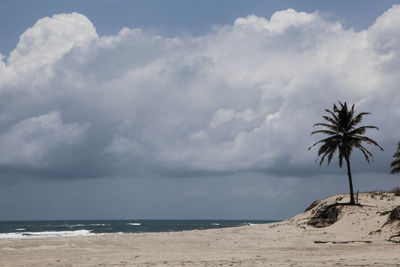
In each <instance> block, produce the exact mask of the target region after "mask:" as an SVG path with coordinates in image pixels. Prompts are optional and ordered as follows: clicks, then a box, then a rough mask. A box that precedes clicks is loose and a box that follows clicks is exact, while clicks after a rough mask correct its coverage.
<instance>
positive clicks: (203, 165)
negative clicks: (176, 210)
mask: <svg viewBox="0 0 400 267" xmlns="http://www.w3.org/2000/svg"><path fill="white" fill-rule="evenodd" d="M399 13H400V6H394V7H393V8H392V9H390V10H389V11H387V12H386V13H384V14H383V15H382V16H381V17H380V18H378V19H377V21H376V23H375V24H374V25H372V26H371V27H370V28H369V29H367V30H365V31H361V32H356V31H354V30H353V29H344V28H342V27H341V25H340V23H336V22H329V21H327V20H325V19H324V17H323V16H321V15H320V14H319V13H312V14H308V13H304V12H296V11H294V10H292V9H289V10H285V11H279V12H276V13H275V14H274V15H273V16H272V17H271V18H270V20H267V19H265V18H260V17H256V16H249V17H247V18H239V19H237V20H236V21H235V23H234V24H233V25H225V26H221V27H220V28H218V29H215V30H214V31H213V32H210V33H209V34H207V35H204V36H201V37H196V38H191V37H175V38H164V37H162V36H158V35H154V34H152V33H148V32H146V31H143V30H140V29H128V28H124V29H122V30H121V31H120V32H119V33H118V34H117V35H114V36H100V37H98V36H97V33H96V31H95V28H94V26H93V25H92V24H91V22H90V21H89V20H88V19H87V18H86V17H85V16H83V15H80V14H77V13H72V14H62V15H55V16H53V17H52V18H44V19H41V20H39V21H38V22H37V23H36V24H35V25H34V26H33V27H32V28H30V29H28V30H27V31H26V32H25V33H24V34H23V35H22V36H21V38H20V42H19V43H18V45H17V47H16V49H15V50H14V51H13V52H12V53H11V54H10V56H9V57H8V58H7V64H5V63H4V62H3V60H2V61H1V62H0V92H1V98H0V102H1V114H2V115H1V118H2V119H1V120H0V123H1V124H0V127H1V128H0V131H1V132H2V133H3V135H2V138H1V139H0V140H3V141H1V142H2V144H3V146H5V149H3V153H2V154H1V160H0V162H1V163H2V164H3V165H7V164H22V163H23V164H28V165H32V166H34V165H44V163H45V162H46V159H47V158H50V157H57V156H58V155H57V154H56V153H55V152H54V151H56V150H55V149H52V148H51V147H64V146H65V147H68V146H70V143H68V138H67V139H66V140H65V138H64V137H63V138H61V136H63V135H62V133H64V132H65V131H67V132H68V130H67V129H69V131H72V132H74V134H72V135H71V136H72V137H71V140H80V141H79V147H80V149H70V150H68V149H67V150H66V151H65V155H64V156H65V157H70V158H75V159H77V161H79V162H88V163H90V164H89V165H90V166H91V167H89V168H96V166H100V165H101V166H102V167H103V168H109V169H110V170H111V172H114V173H116V174H118V173H120V172H123V173H125V174H126V173H128V174H129V173H130V172H131V173H134V171H135V170H137V169H142V170H144V171H146V170H147V171H156V172H158V173H163V172H164V171H168V172H170V171H171V172H180V171H182V172H196V171H210V172H214V171H222V172H231V171H236V170H254V169H258V170H259V169H263V170H265V169H269V168H275V169H277V168H284V169H287V171H288V172H291V170H297V168H302V169H303V170H304V169H307V168H311V167H312V166H313V165H314V159H315V153H314V152H310V151H308V150H307V147H308V146H309V145H310V144H311V143H312V142H313V138H311V137H310V135H309V133H310V132H311V131H312V125H313V123H315V122H317V121H320V120H321V115H322V113H323V110H324V108H327V107H328V108H330V107H331V105H332V103H333V102H336V101H337V100H342V101H348V102H351V103H356V104H357V106H356V109H357V110H359V111H370V112H372V113H373V115H372V116H370V118H369V119H368V120H367V121H366V123H372V124H376V125H378V126H379V127H380V128H381V129H382V130H381V132H379V133H378V134H377V133H373V132H371V136H372V137H374V138H375V139H377V141H378V142H380V143H382V144H383V145H384V146H387V147H385V148H386V149H387V152H385V153H383V154H379V153H380V152H378V151H375V150H373V149H372V152H373V153H374V154H376V156H377V157H379V156H381V155H383V157H384V158H385V159H386V160H388V159H389V158H390V156H391V154H392V151H391V150H392V147H391V146H393V148H394V144H395V143H396V140H397V139H398V138H400V127H399V126H397V125H398V124H396V123H393V122H395V121H399V117H400V115H399V114H400V110H399V106H400V105H399V104H400V94H399V93H398V90H399V86H398V85H399V84H400V76H399V75H398V71H399V67H400V64H399V62H400V52H399V51H400V50H399V45H398V44H399V43H400V41H399V40H400V22H399V19H398V18H399V17H400V16H399ZM52 110H58V112H59V113H57V114H58V115H57V116H55V115H54V114H53V113H49V112H51V111H52ZM37 114H53V115H51V116H50V115H43V116H50V118H52V119H51V120H50V121H52V123H53V124H54V125H58V126H57V127H56V129H57V130H52V131H50V130H48V131H49V132H51V134H50V135H51V136H53V137H51V138H53V139H51V138H50V139H51V140H53V141H51V142H50V144H49V142H45V141H44V140H43V139H40V141H36V139H35V142H33V141H31V140H30V139H29V140H28V141H27V139H26V138H25V137H24V136H25V133H26V132H30V131H31V132H35V131H37V129H38V128H37V127H38V126H37V123H33V122H32V121H33V119H32V117H35V116H37ZM60 116H62V117H63V119H64V120H65V121H68V123H67V124H64V123H63V122H62V121H61V119H60ZM39 118H41V117H39ZM44 118H47V117H44ZM35 122H36V121H35ZM88 124H90V128H87V127H86V128H85V127H84V125H88ZM82 125H83V126H82ZM35 127H36V128H35ZM32 129H33V130H32ZM35 129H36V130H35ZM40 129H41V128H40ZM71 129H75V130H71ZM83 133H85V136H86V138H82V136H83ZM15 136H16V137H15ZM61 140H64V141H63V142H61ZM72 143H74V142H72ZM34 144H39V145H34ZM74 144H77V143H74ZM30 147H33V148H32V149H31V148H30ZM48 147H50V148H48ZM8 152H9V153H8ZM35 155H37V157H34V156H35ZM277 164H284V165H283V166H278V167H277ZM382 166H383V165H381V168H383V167H382ZM69 167H70V166H69ZM60 168H61V167H60ZM356 169H357V168H355V171H356ZM292 172H293V171H292ZM298 175H300V174H298Z"/></svg>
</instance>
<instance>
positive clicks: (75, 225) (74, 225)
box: [70, 224, 85, 227]
mask: <svg viewBox="0 0 400 267" xmlns="http://www.w3.org/2000/svg"><path fill="white" fill-rule="evenodd" d="M79 226H85V225H84V224H72V225H70V227H79Z"/></svg>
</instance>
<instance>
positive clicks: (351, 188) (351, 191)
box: [345, 156, 356, 205]
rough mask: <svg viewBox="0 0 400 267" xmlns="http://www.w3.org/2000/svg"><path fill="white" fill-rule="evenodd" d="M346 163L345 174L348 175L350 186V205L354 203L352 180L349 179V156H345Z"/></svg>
mask: <svg viewBox="0 0 400 267" xmlns="http://www.w3.org/2000/svg"><path fill="white" fill-rule="evenodd" d="M345 158H346V164H347V175H348V176H349V186H350V205H354V204H356V202H355V201H354V193H353V180H352V179H351V169H350V160H349V157H348V156H346V157H345Z"/></svg>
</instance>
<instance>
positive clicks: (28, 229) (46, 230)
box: [0, 220, 277, 239]
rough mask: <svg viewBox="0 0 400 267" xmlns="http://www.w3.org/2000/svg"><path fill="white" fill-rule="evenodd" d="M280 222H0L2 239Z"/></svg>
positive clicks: (170, 230) (164, 230)
mask: <svg viewBox="0 0 400 267" xmlns="http://www.w3.org/2000/svg"><path fill="white" fill-rule="evenodd" d="M272 222H277V221H273V220H83V221H82V220H59V221H0V239H23V238H44V237H62V236H85V235H98V234H110V233H120V234H124V233H148V232H174V231H186V230H195V229H215V228H225V227H236V226H244V225H254V224H264V223H272Z"/></svg>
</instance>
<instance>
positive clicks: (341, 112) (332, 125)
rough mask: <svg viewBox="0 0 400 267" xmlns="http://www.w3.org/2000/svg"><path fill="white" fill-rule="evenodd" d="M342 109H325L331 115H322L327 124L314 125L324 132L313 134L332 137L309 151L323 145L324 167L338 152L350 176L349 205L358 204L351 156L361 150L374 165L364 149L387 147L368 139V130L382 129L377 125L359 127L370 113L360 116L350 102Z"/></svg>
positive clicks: (370, 154) (343, 105)
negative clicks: (354, 189) (355, 149)
mask: <svg viewBox="0 0 400 267" xmlns="http://www.w3.org/2000/svg"><path fill="white" fill-rule="evenodd" d="M339 104H340V106H339V107H338V106H336V104H333V111H331V110H329V109H325V111H326V112H327V113H328V115H327V116H322V117H323V118H324V120H325V122H321V123H316V124H314V125H313V126H314V127H315V126H321V127H324V129H321V130H316V131H313V132H312V133H311V134H312V135H313V134H326V135H328V136H329V137H327V138H324V139H322V140H320V141H318V142H316V143H314V144H313V145H312V146H310V147H309V148H308V149H311V148H312V147H314V146H316V145H320V146H319V149H318V158H317V160H318V159H319V157H320V156H321V159H320V162H319V164H320V165H321V164H322V163H323V161H324V160H325V158H327V160H328V162H327V164H329V163H330V162H331V160H332V158H333V155H334V154H335V152H336V151H337V152H338V154H339V166H340V168H342V165H343V161H345V162H346V166H347V175H348V180H349V187H350V202H349V204H351V205H354V204H355V200H354V192H353V181H352V176H351V166H350V156H351V152H352V151H353V149H354V148H357V149H359V150H360V151H361V152H362V153H363V155H364V157H365V159H366V160H367V161H368V163H369V162H370V158H372V153H371V152H369V151H368V150H367V149H366V148H365V147H364V146H363V144H364V143H367V144H371V145H374V146H377V147H379V148H380V149H381V150H382V151H383V148H382V147H381V146H380V145H378V143H377V142H376V141H374V140H372V139H370V138H368V137H366V136H364V134H365V132H366V130H367V129H376V130H379V129H378V128H377V127H376V126H360V127H356V126H357V125H358V124H359V123H361V121H362V119H363V117H364V116H365V115H369V114H371V113H369V112H361V113H358V114H357V115H355V114H354V105H352V106H351V108H348V106H347V104H346V102H344V104H342V103H341V102H340V101H339Z"/></svg>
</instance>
